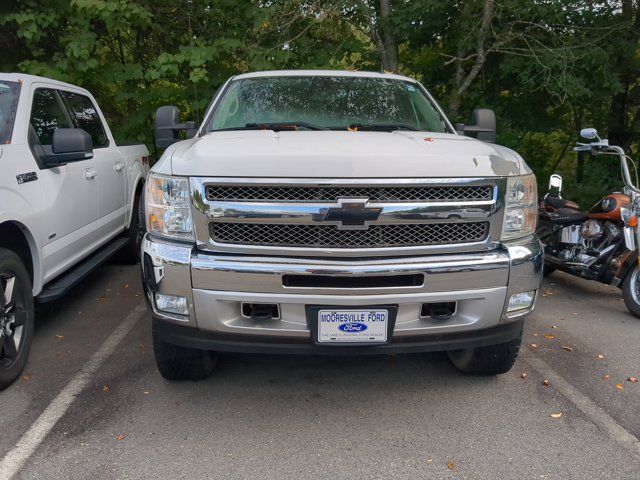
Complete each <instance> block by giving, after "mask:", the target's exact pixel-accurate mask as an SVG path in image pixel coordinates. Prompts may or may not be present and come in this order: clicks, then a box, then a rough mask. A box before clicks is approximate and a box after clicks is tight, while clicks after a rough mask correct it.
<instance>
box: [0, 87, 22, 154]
mask: <svg viewBox="0 0 640 480" xmlns="http://www.w3.org/2000/svg"><path fill="white" fill-rule="evenodd" d="M19 97H20V83H18V82H6V81H3V80H0V145H4V144H6V143H10V142H11V135H13V122H14V121H15V119H16V110H17V108H18V98H19Z"/></svg>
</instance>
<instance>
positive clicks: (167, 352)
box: [153, 325, 217, 380]
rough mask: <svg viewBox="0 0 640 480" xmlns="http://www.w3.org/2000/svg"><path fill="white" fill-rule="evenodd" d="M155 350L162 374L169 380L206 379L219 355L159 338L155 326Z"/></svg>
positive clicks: (157, 363)
mask: <svg viewBox="0 0 640 480" xmlns="http://www.w3.org/2000/svg"><path fill="white" fill-rule="evenodd" d="M153 352H154V354H155V358H156V365H157V367H158V371H159V372H160V375H162V376H163V377H164V378H166V379H167V380H204V379H205V378H207V377H208V376H209V375H211V373H212V372H213V370H214V369H215V367H216V363H217V355H216V354H215V353H213V352H210V351H208V350H198V349H195V348H187V347H181V346H179V345H173V344H171V343H167V342H165V341H163V340H160V338H158V334H157V332H156V329H155V325H154V328H153Z"/></svg>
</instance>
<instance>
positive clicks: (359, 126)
mask: <svg viewBox="0 0 640 480" xmlns="http://www.w3.org/2000/svg"><path fill="white" fill-rule="evenodd" d="M347 129H348V130H369V131H372V132H392V131H394V130H411V131H414V132H417V131H418V129H417V128H416V127H413V126H411V125H407V124H406V123H352V124H351V125H349V126H348V127H347Z"/></svg>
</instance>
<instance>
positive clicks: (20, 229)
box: [0, 220, 42, 295]
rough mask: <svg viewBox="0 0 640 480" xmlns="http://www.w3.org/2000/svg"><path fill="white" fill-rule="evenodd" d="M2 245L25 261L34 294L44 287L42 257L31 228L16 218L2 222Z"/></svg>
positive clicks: (0, 230)
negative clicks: (41, 274) (41, 270)
mask: <svg viewBox="0 0 640 480" xmlns="http://www.w3.org/2000/svg"><path fill="white" fill-rule="evenodd" d="M0 247H2V248H6V249H8V250H11V251H12V252H14V253H15V254H16V255H18V257H20V259H21V260H22V262H23V263H24V266H25V268H26V269H27V272H28V273H29V278H30V279H31V285H32V288H33V294H34V295H36V294H37V293H38V292H39V291H40V289H41V288H42V285H41V281H40V274H39V272H40V258H39V256H38V248H37V245H36V241H35V239H34V237H33V235H32V234H31V232H30V231H29V229H28V228H27V227H26V226H25V225H24V224H22V223H20V222H18V221H15V220H8V221H4V222H0Z"/></svg>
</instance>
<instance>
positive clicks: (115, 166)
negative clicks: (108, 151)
mask: <svg viewBox="0 0 640 480" xmlns="http://www.w3.org/2000/svg"><path fill="white" fill-rule="evenodd" d="M123 168H124V164H123V163H122V162H116V163H114V164H113V169H114V170H115V171H116V172H118V173H120V172H121V171H122V169H123Z"/></svg>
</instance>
